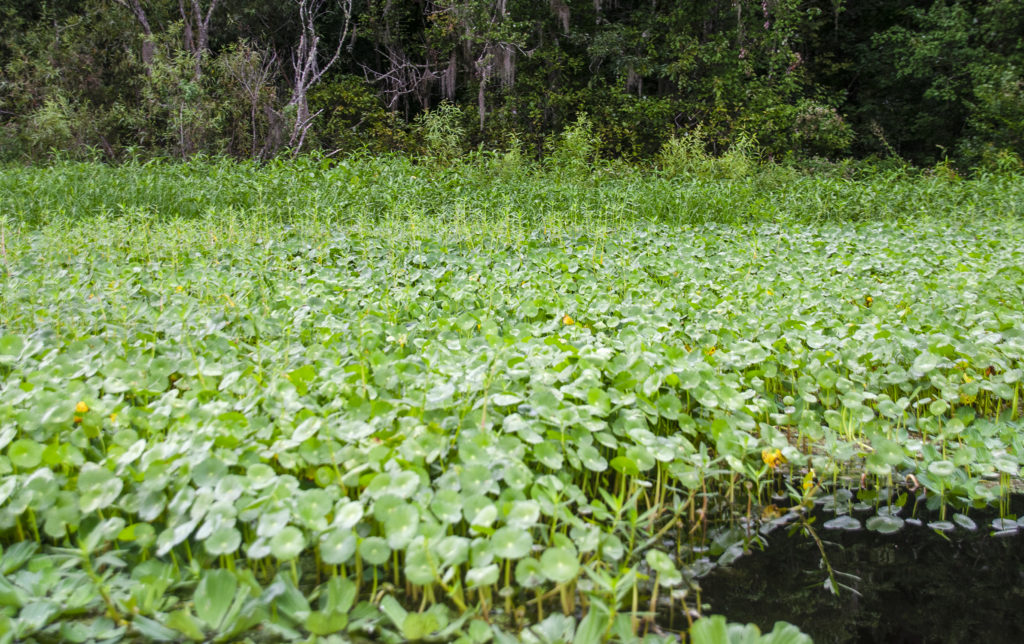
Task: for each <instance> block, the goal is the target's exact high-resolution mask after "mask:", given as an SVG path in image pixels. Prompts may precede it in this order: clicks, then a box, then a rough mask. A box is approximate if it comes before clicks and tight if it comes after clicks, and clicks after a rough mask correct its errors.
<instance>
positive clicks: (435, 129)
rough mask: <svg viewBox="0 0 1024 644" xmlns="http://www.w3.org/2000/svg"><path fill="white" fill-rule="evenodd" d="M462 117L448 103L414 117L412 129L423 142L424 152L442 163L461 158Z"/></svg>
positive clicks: (463, 128) (462, 139)
mask: <svg viewBox="0 0 1024 644" xmlns="http://www.w3.org/2000/svg"><path fill="white" fill-rule="evenodd" d="M463 117H464V115H463V113H462V110H461V109H460V108H459V107H458V106H457V105H455V104H454V103H450V102H448V101H443V102H442V103H441V104H440V105H438V106H437V107H436V108H434V109H433V110H427V111H426V112H424V113H423V114H420V115H419V116H418V117H416V121H415V123H414V124H413V128H414V130H415V131H416V133H417V134H418V135H419V137H420V138H421V139H422V141H423V147H424V152H425V153H426V154H427V155H429V156H432V157H434V158H436V159H440V160H444V161H452V160H454V159H455V158H457V157H459V156H461V155H462V153H463V145H464V144H465V141H466V128H465V127H464V126H463V125H462V120H463Z"/></svg>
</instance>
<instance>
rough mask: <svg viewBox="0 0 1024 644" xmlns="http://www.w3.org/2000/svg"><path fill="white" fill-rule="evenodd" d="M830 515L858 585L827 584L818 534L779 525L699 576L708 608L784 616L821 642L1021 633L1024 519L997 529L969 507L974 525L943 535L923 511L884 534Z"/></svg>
mask: <svg viewBox="0 0 1024 644" xmlns="http://www.w3.org/2000/svg"><path fill="white" fill-rule="evenodd" d="M832 516H833V515H827V514H824V513H823V514H822V515H820V517H819V520H818V521H817V522H816V523H814V524H812V525H813V526H814V527H815V529H816V532H817V534H818V535H819V537H820V538H821V539H822V541H823V542H824V546H825V552H826V554H827V555H828V559H829V562H830V563H831V564H832V567H833V569H834V570H835V571H836V580H837V581H838V582H839V583H840V584H845V585H847V586H849V587H850V588H852V589H854V590H856V593H854V592H853V591H851V590H847V589H845V588H841V589H840V594H839V596H838V597H836V596H834V595H833V594H832V593H830V592H829V591H828V590H826V588H825V586H824V582H825V581H826V580H827V579H828V574H827V571H826V570H825V568H824V566H822V565H821V561H822V557H821V552H820V550H819V548H818V546H817V544H815V542H814V541H813V540H812V539H811V538H810V537H808V536H804V535H803V534H801V533H795V534H793V535H792V536H789V535H788V534H787V532H788V531H787V530H786V529H784V528H780V529H777V530H775V531H774V532H772V533H771V534H770V535H768V537H767V539H768V546H767V548H766V549H765V550H764V551H763V552H762V551H758V550H754V551H753V552H752V553H751V554H749V555H747V556H744V557H741V558H740V559H739V560H737V561H736V562H735V563H734V564H732V565H731V566H729V567H722V568H718V569H717V570H715V571H714V572H713V573H712V574H710V575H709V576H707V577H705V578H704V579H702V580H701V581H700V585H701V588H702V589H703V591H702V595H703V597H702V599H703V601H704V602H705V603H708V604H710V605H711V611H710V612H711V613H716V614H722V615H725V616H727V617H728V618H729V620H730V621H736V622H751V623H755V624H758V625H759V626H760V627H761V629H762V631H766V630H770V629H771V627H772V624H774V622H775V621H777V620H785V621H788V622H791V623H793V624H796V625H797V626H799V627H800V628H801V629H802V630H803V631H804V632H805V633H807V634H808V635H810V636H811V637H813V638H814V641H815V642H892V643H917V642H922V643H923V642H971V643H977V644H982V643H987V642H997V643H998V642H1012V643H1014V644H1019V643H1022V642H1024V528H1022V529H1021V530H1020V531H1017V532H1010V531H1005V532H1004V533H1002V534H1001V536H991V535H992V533H993V529H992V527H991V526H990V525H989V522H990V521H991V519H992V515H975V514H972V515H971V516H972V518H974V519H975V520H976V521H977V526H978V527H977V529H976V530H974V531H969V530H965V529H964V528H962V527H960V526H957V528H956V529H955V530H954V531H952V532H949V533H945V534H944V536H943V535H939V534H937V532H936V531H935V530H931V529H929V528H927V527H925V526H926V525H927V520H925V521H924V522H923V524H922V525H921V526H916V525H911V524H908V525H906V526H905V527H904V528H903V529H902V530H900V531H898V532H896V533H894V534H888V535H884V534H879V533H876V532H869V531H867V530H860V531H857V532H848V531H844V530H827V529H824V528H823V526H822V523H823V522H824V520H826V519H828V518H831V517H832Z"/></svg>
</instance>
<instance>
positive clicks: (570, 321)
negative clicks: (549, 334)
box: [562, 313, 576, 325]
mask: <svg viewBox="0 0 1024 644" xmlns="http://www.w3.org/2000/svg"><path fill="white" fill-rule="evenodd" d="M562 324H565V325H570V324H576V322H575V321H574V320H573V319H572V318H571V317H569V314H568V313H566V314H565V315H563V316H562Z"/></svg>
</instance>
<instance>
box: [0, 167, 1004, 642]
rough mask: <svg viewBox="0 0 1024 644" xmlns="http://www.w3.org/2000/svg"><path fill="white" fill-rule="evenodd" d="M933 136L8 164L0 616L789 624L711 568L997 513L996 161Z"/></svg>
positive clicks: (153, 621)
mask: <svg viewBox="0 0 1024 644" xmlns="http://www.w3.org/2000/svg"><path fill="white" fill-rule="evenodd" d="M947 170H948V169H947ZM947 170H944V169H943V168H942V167H939V168H936V169H932V170H928V171H924V170H914V169H906V168H902V169H880V168H877V167H872V166H868V165H863V164H862V165H857V166H853V165H838V166H832V167H831V170H828V171H826V170H823V169H820V168H819V169H818V170H817V171H815V172H802V171H800V170H798V169H796V168H793V167H787V166H784V165H774V164H764V165H760V164H756V163H745V162H743V159H740V158H738V157H735V156H734V157H733V158H732V159H724V158H721V157H720V158H712V157H708V156H706V155H705V156H702V155H696V156H695V155H693V154H690V153H682V152H679V153H677V155H676V157H675V158H674V159H673V158H669V157H665V158H663V159H662V160H661V161H660V164H659V166H658V167H649V168H641V167H637V166H633V165H627V164H620V163H612V162H594V161H593V160H592V159H589V158H587V157H581V156H575V157H574V156H573V155H572V154H567V155H565V156H563V157H562V158H561V159H560V160H559V161H558V163H553V164H543V163H539V162H534V161H528V160H524V159H523V158H521V157H518V156H515V155H510V154H508V153H501V154H489V153H481V154H478V155H476V156H474V157H472V158H471V159H470V160H467V161H454V162H449V163H446V164H436V163H433V162H430V161H425V160H416V159H413V158H409V157H402V156H372V155H363V156H354V157H344V158H336V159H335V158H325V157H323V156H319V155H311V156H300V157H298V158H296V159H288V160H283V159H282V160H272V161H269V162H267V163H262V164H258V163H255V162H238V161H235V160H230V159H224V158H199V159H193V160H191V161H189V162H185V163H181V162H169V161H147V162H139V163H125V164H121V165H106V164H101V163H83V162H77V161H56V162H53V163H51V164H50V165H48V166H43V167H26V166H18V165H5V166H0V231H2V233H3V236H2V240H3V243H2V248H0V250H2V257H0V546H2V550H0V570H2V572H3V576H2V577H0V642H8V641H35V642H40V643H42V642H49V641H57V640H63V641H82V642H84V641H91V640H97V641H98V640H110V641H114V640H118V639H120V640H124V641H182V640H191V641H206V640H215V641H227V640H231V641H236V640H246V639H248V640H249V641H253V642H259V641H271V640H274V641H277V640H295V641H324V642H334V641H339V642H340V641H370V640H376V641H391V642H398V641H406V640H421V639H422V640H427V641H459V642H464V643H477V642H479V643H481V644H483V643H484V642H490V641H493V642H499V643H502V644H503V643H505V642H513V641H529V642H580V643H584V642H595V641H601V640H602V639H609V640H615V641H637V640H640V639H643V640H644V641H647V642H652V643H654V642H677V641H679V640H680V638H683V639H685V638H686V637H689V638H690V640H689V641H693V642H696V643H699V644H702V643H704V642H721V641H728V640H729V638H741V637H750V638H751V639H749V640H748V639H744V640H743V641H758V642H764V643H771V642H804V641H809V639H807V638H806V636H804V635H802V634H800V633H799V630H798V629H797V628H796V627H794V626H792V625H788V624H784V623H780V624H777V625H776V626H775V628H774V630H772V631H770V632H765V633H764V634H761V633H760V632H755V627H753V626H746V627H744V626H741V625H737V624H728V622H727V620H726V619H725V618H724V617H721V616H716V617H709V616H708V615H710V614H711V613H713V612H714V610H715V607H714V606H713V605H712V606H710V609H709V608H708V607H707V606H706V605H705V604H704V602H703V601H702V597H701V591H700V579H701V577H702V576H704V575H706V574H707V573H708V571H709V570H711V569H712V568H713V567H715V566H717V565H723V564H727V563H728V562H730V561H733V560H735V559H736V558H737V557H739V556H741V555H743V554H744V553H746V552H749V551H751V550H753V549H756V548H758V547H760V546H761V544H762V543H763V541H764V540H763V537H762V536H761V535H760V533H759V530H760V529H761V528H765V527H773V526H784V525H785V526H789V527H791V528H793V529H798V530H802V531H804V532H805V533H806V534H807V535H808V536H809V537H811V538H813V539H814V540H815V541H816V542H817V543H819V545H820V544H821V539H822V538H824V537H825V535H824V534H823V533H822V532H823V531H824V530H827V529H833V528H835V529H852V528H853V525H852V524H853V523H856V524H857V526H856V527H857V528H860V529H867V530H872V531H875V532H880V533H883V534H884V533H889V532H894V531H896V530H900V529H903V527H904V525H905V523H906V520H907V519H908V518H913V517H914V516H915V514H916V513H917V512H919V510H918V508H922V510H920V511H921V512H923V511H924V510H923V509H924V508H926V509H927V514H928V516H929V517H933V518H937V521H938V522H937V523H935V525H934V526H933V528H934V529H936V530H943V531H945V530H947V528H948V529H974V528H978V527H979V526H978V525H975V523H974V521H973V520H972V519H971V511H972V509H977V508H981V507H991V508H993V510H994V511H996V512H998V517H999V518H997V519H995V520H993V521H992V522H991V524H990V525H985V526H980V527H981V529H984V530H989V531H991V532H994V533H1003V534H1009V533H1011V532H1016V531H1017V530H1018V528H1019V527H1020V525H1019V523H1018V521H1017V519H1018V517H1016V516H1015V515H1013V514H1012V511H1011V504H1010V500H1011V496H1012V495H1013V494H1015V493H1017V492H1019V491H1020V475H1021V465H1022V463H1024V432H1022V429H1024V400H1022V387H1024V373H1022V359H1024V307H1022V304H1021V302H1022V301H1024V272H1022V268H1021V267H1022V266H1024V217H1022V215H1024V177H1021V176H1019V175H1016V174H1013V173H1005V174H997V173H987V172H979V173H977V174H976V175H975V176H973V177H969V178H962V177H960V176H958V175H956V174H955V173H953V172H950V171H947ZM814 507H818V508H824V509H827V510H828V511H830V512H833V513H834V514H835V517H834V518H833V519H831V520H830V521H829V522H828V523H826V524H825V525H819V524H816V523H814V522H813V521H812V520H811V519H810V517H811V515H812V514H813V513H812V512H810V509H811V508H814ZM854 509H856V516H854V512H853V510H854ZM858 517H859V518H858ZM862 521H863V523H861V522H862ZM829 524H832V525H829ZM940 524H941V525H940ZM947 524H948V525H947ZM972 526H973V527H972ZM822 552H823V555H824V548H823V549H822ZM824 559H825V562H826V569H827V570H826V569H823V570H822V572H821V581H822V583H823V584H824V585H825V586H826V587H829V588H831V589H832V590H833V591H835V592H839V593H842V592H847V590H846V588H845V587H843V585H842V581H837V578H836V577H835V576H834V575H833V571H832V568H831V567H830V566H828V564H827V557H824ZM822 592H826V591H824V590H823V591H822ZM726 617H727V616H726ZM723 638H725V639H723ZM757 638H759V639H757Z"/></svg>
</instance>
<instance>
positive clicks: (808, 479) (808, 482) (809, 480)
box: [803, 469, 814, 494]
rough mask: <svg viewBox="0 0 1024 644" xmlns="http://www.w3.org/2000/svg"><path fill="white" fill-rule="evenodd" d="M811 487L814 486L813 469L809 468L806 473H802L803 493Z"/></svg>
mask: <svg viewBox="0 0 1024 644" xmlns="http://www.w3.org/2000/svg"><path fill="white" fill-rule="evenodd" d="M813 487H814V470H813V469H811V470H810V471H808V472H807V474H804V483H803V488H804V493H805V494H806V493H807V492H809V491H810V490H811V489H812V488H813Z"/></svg>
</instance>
